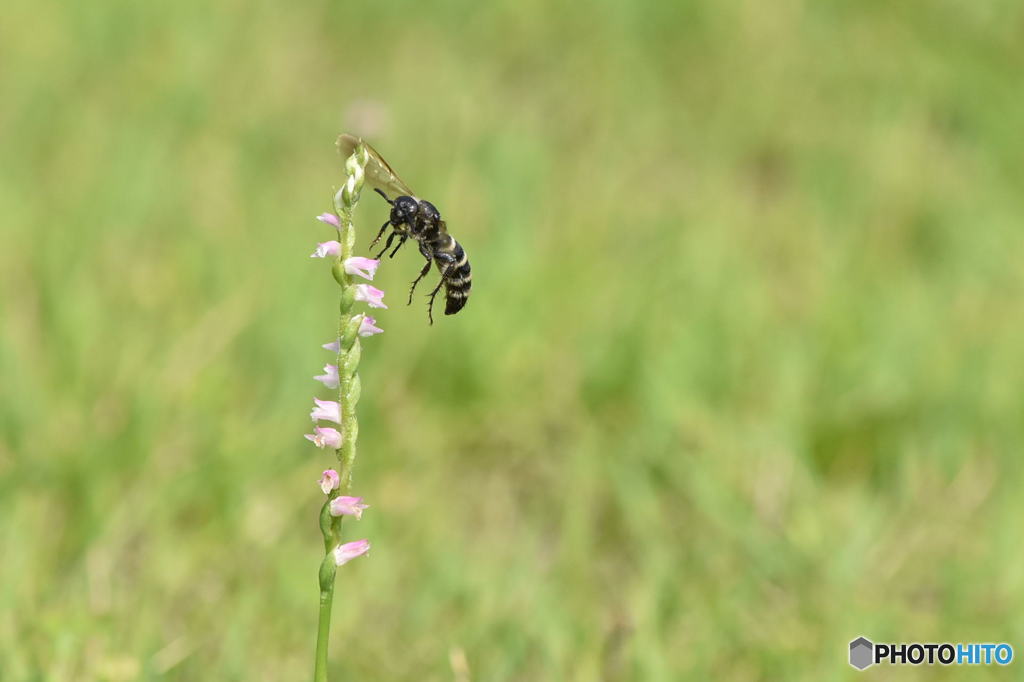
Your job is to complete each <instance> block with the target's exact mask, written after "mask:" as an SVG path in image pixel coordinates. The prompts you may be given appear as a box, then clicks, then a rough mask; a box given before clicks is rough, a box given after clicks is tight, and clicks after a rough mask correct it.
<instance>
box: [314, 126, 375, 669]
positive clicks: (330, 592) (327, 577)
mask: <svg viewBox="0 0 1024 682" xmlns="http://www.w3.org/2000/svg"><path fill="white" fill-rule="evenodd" d="M367 160H368V154H367V151H366V148H365V147H364V146H362V145H360V146H359V147H358V148H357V149H356V150H355V153H354V154H352V156H350V157H349V158H348V160H347V161H346V162H345V170H346V172H347V173H348V177H347V179H346V181H345V185H344V186H343V187H342V189H341V190H340V191H339V192H338V193H337V194H335V196H334V207H335V211H336V212H337V214H338V217H339V220H340V223H341V225H340V226H339V227H338V241H339V242H340V243H341V255H340V256H339V257H338V259H337V260H336V261H335V262H334V264H333V266H332V268H331V274H332V275H333V276H334V279H335V280H336V281H337V282H338V284H339V285H340V286H341V301H340V303H339V310H338V357H337V363H338V403H339V404H340V405H341V425H340V426H341V428H340V429H339V430H340V432H341V447H340V448H338V450H337V451H336V452H335V455H336V456H337V458H338V478H339V485H338V489H337V490H334V491H332V492H331V494H330V495H329V496H328V498H327V501H326V502H325V503H324V506H323V508H322V509H321V510H320V531H321V533H323V536H324V553H325V556H324V560H323V562H322V563H321V564H320V576H319V577H320V615H319V619H318V624H317V630H316V659H315V663H314V668H313V682H327V645H328V641H329V639H330V632H331V607H332V605H333V602H334V577H335V575H336V573H337V566H336V565H335V563H334V557H333V556H331V551H332V550H333V549H334V548H335V547H337V546H338V545H339V544H341V520H342V518H344V517H341V516H339V517H337V518H334V517H332V516H331V514H330V504H331V500H333V499H334V498H335V497H337V496H338V495H341V494H343V493H347V492H348V491H349V489H350V488H351V487H352V466H353V464H354V462H355V458H356V438H357V437H358V435H359V422H358V421H357V420H356V403H357V402H358V401H359V392H360V382H359V375H358V374H356V369H357V367H358V365H359V356H360V353H361V352H362V349H361V347H360V344H359V338H358V330H359V325H360V324H361V323H362V319H363V315H362V314H361V313H357V314H353V312H352V306H353V304H354V302H355V301H354V298H353V297H354V294H355V289H354V286H353V284H352V277H351V275H349V274H348V273H346V272H345V267H344V262H345V260H346V259H347V258H350V257H351V256H352V250H353V248H354V247H355V241H356V232H355V225H354V224H353V221H352V211H353V209H354V208H355V206H356V203H357V202H358V201H359V193H360V191H361V190H362V186H363V168H364V167H365V166H366V162H367Z"/></svg>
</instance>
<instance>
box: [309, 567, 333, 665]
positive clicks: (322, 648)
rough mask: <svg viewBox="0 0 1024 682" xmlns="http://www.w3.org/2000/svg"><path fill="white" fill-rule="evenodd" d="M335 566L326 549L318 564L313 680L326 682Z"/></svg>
mask: <svg viewBox="0 0 1024 682" xmlns="http://www.w3.org/2000/svg"><path fill="white" fill-rule="evenodd" d="M336 569H337V567H336V566H335V565H334V558H333V557H332V556H331V554H330V552H329V551H328V553H327V555H326V556H324V560H323V563H321V564H320V618H319V621H318V622H317V628H316V666H315V668H314V670H313V682H327V642H328V641H329V640H330V634H331V605H332V603H333V602H334V573H335V571H336Z"/></svg>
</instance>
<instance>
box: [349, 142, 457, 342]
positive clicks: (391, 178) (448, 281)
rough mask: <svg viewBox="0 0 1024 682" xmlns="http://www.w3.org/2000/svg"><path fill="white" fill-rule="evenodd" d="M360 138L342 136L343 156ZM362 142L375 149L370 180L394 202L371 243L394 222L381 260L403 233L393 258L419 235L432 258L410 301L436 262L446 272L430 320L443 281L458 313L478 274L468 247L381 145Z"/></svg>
mask: <svg viewBox="0 0 1024 682" xmlns="http://www.w3.org/2000/svg"><path fill="white" fill-rule="evenodd" d="M360 142H361V140H360V139H359V138H357V137H353V136H352V135H347V134H345V135H342V136H341V137H339V138H338V151H339V152H341V155H342V157H345V158H348V157H349V156H350V155H351V154H352V153H353V152H354V151H355V149H356V147H357V146H358V145H359V144H360ZM362 144H364V145H365V146H366V150H367V151H368V152H369V154H370V160H369V162H368V163H367V164H366V179H367V180H368V181H369V183H370V185H372V186H373V189H374V190H375V191H376V192H377V193H378V194H380V195H381V196H382V197H384V201H386V202H388V204H390V205H391V214H390V215H389V216H388V219H387V220H386V221H385V222H384V224H383V225H381V228H380V231H379V232H378V233H377V236H376V238H374V240H373V241H372V242H370V247H371V248H372V247H373V246H374V245H375V244H376V243H377V242H379V241H380V239H381V237H383V236H384V232H385V230H387V229H388V227H391V234H389V235H388V238H387V241H386V242H384V248H383V249H382V250H381V252H380V253H378V254H377V259H378V260H379V259H380V258H381V257H382V256H383V255H384V254H385V253H386V252H387V250H388V249H390V248H391V244H392V242H394V240H395V239H396V238H398V244H397V245H396V246H395V248H394V250H393V251H392V252H391V254H390V255H389V256H388V257H389V258H394V257H395V254H396V253H398V250H399V249H400V248H402V245H403V244H405V242H406V241H407V240H408V239H409V238H410V237H411V238H412V239H414V240H415V241H416V243H417V244H418V245H419V249H420V253H421V254H422V255H423V257H424V258H425V259H426V261H427V262H426V264H425V265H424V266H423V269H422V270H420V274H419V276H418V277H417V278H416V279H415V280H413V282H412V286H410V287H409V303H410V304H411V303H412V295H413V292H414V291H416V285H417V284H419V282H420V280H421V279H423V278H424V277H426V276H427V273H429V272H430V265H431V263H433V264H434V265H436V266H437V270H438V272H440V273H441V281H439V282H438V283H437V286H436V287H434V289H433V291H431V292H430V294H429V297H430V302H429V303H428V304H427V318H428V319H429V320H430V324H434V298H435V297H436V296H437V293H438V291H440V289H441V287H442V286H444V289H445V299H446V302H445V307H444V314H445V315H454V314H455V313H457V312H459V311H460V310H462V308H463V307H464V306H465V305H466V301H467V299H468V298H469V291H470V289H472V288H473V275H472V272H471V269H470V267H469V258H467V257H466V251H465V249H463V248H462V245H461V244H459V243H458V242H457V241H455V238H454V237H452V236H451V235H450V234H448V226H447V225H446V224H445V222H444V221H443V220H441V213H440V212H439V211H438V210H437V207H436V206H434V205H433V204H432V203H430V202H429V201H426V200H425V199H420V198H419V197H417V196H416V195H415V194H414V193H413V191H412V190H411V189H409V186H408V185H406V184H405V183H404V182H402V180H401V178H399V177H398V174H396V173H395V171H394V170H392V169H391V166H389V165H388V162H387V161H385V160H384V158H383V157H382V156H381V155H380V154H378V153H377V150H375V149H374V148H373V147H371V146H370V145H368V144H366V143H365V142H362ZM387 192H391V193H392V194H393V195H394V199H392V198H389V197H388V195H387Z"/></svg>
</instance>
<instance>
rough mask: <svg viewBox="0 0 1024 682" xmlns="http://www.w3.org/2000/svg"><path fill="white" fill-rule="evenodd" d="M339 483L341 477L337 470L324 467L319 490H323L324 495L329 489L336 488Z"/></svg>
mask: <svg viewBox="0 0 1024 682" xmlns="http://www.w3.org/2000/svg"><path fill="white" fill-rule="evenodd" d="M340 485H341V478H340V477H339V476H338V472H337V471H335V470H334V469H325V470H324V473H323V475H321V476H320V490H323V491H324V495H330V494H331V491H332V490H337V489H338V486H340Z"/></svg>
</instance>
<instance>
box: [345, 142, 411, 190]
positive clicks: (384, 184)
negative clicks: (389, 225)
mask: <svg viewBox="0 0 1024 682" xmlns="http://www.w3.org/2000/svg"><path fill="white" fill-rule="evenodd" d="M360 142H362V143H363V144H364V145H366V150H367V151H368V152H370V161H369V162H368V163H367V164H366V179H367V180H369V181H370V184H371V185H373V186H374V187H376V188H377V189H379V190H382V191H384V192H389V193H391V194H395V195H405V196H410V197H411V196H415V195H414V194H413V193H412V190H411V189H409V185H407V184H405V183H404V182H402V179H401V178H400V177H398V174H397V173H395V171H393V170H392V169H391V166H389V165H388V162H387V161H385V160H384V157H383V156H381V155H380V154H378V153H377V150H376V149H374V148H373V147H371V146H370V145H369V144H367V143H366V142H363V141H362V140H360V139H359V138H358V137H354V136H352V135H349V134H348V133H343V134H342V135H340V136H339V137H338V151H339V152H340V153H341V158H343V159H347V158H348V157H350V156H351V155H352V153H353V152H354V151H355V150H356V147H357V146H358V145H359V143H360Z"/></svg>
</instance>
